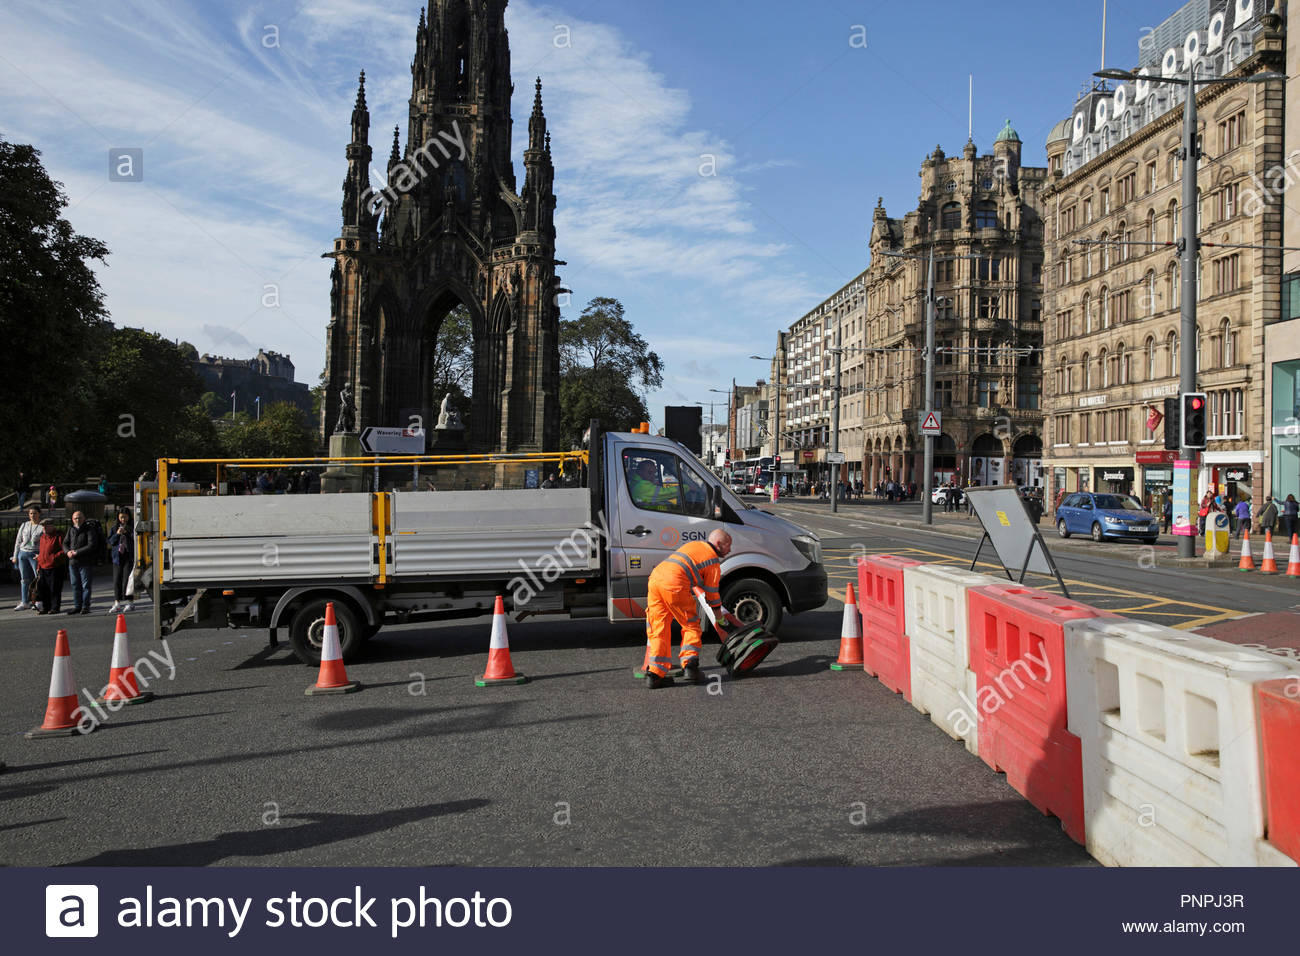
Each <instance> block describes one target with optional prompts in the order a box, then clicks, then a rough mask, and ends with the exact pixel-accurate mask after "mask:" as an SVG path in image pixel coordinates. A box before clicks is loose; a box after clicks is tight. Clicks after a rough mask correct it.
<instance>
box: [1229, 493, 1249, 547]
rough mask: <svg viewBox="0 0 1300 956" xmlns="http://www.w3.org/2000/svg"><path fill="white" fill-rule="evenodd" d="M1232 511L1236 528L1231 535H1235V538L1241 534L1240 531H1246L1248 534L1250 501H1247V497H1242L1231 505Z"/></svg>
mask: <svg viewBox="0 0 1300 956" xmlns="http://www.w3.org/2000/svg"><path fill="white" fill-rule="evenodd" d="M1232 511H1233V515H1234V516H1235V517H1236V519H1237V529H1236V530H1235V531H1234V532H1233V536H1234V537H1237V538H1240V537H1241V535H1242V532H1246V533H1247V534H1249V533H1250V501H1249V499H1246V498H1242V499H1241V500H1240V501H1238V502H1237V504H1236V505H1235V506H1234V507H1233V509H1232Z"/></svg>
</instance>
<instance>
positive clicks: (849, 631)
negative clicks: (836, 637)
mask: <svg viewBox="0 0 1300 956" xmlns="http://www.w3.org/2000/svg"><path fill="white" fill-rule="evenodd" d="M850 668H852V669H853V670H855V671H860V670H862V621H861V619H860V618H859V617H858V599H857V596H856V595H855V594H854V593H853V585H852V584H850V585H849V587H848V590H847V591H846V592H845V594H844V623H843V624H842V625H841V626H840V656H839V659H838V660H837V661H835V663H833V664H832V665H831V670H833V671H844V670H849V669H850Z"/></svg>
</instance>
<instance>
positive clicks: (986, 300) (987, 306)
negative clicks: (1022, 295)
mask: <svg viewBox="0 0 1300 956" xmlns="http://www.w3.org/2000/svg"><path fill="white" fill-rule="evenodd" d="M978 308H979V312H978V316H979V318H981V319H996V318H997V317H998V297H997V296H996V295H982V296H979V299H978Z"/></svg>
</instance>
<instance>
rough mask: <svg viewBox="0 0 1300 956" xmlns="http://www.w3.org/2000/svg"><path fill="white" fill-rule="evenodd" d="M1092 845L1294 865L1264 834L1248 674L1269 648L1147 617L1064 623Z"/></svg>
mask: <svg viewBox="0 0 1300 956" xmlns="http://www.w3.org/2000/svg"><path fill="white" fill-rule="evenodd" d="M1065 674H1066V692H1067V698H1068V705H1067V706H1068V718H1069V729H1070V732H1071V733H1072V734H1075V735H1076V736H1077V737H1078V738H1079V740H1080V742H1081V743H1082V750H1083V810H1084V830H1085V833H1086V836H1087V847H1088V852H1089V853H1091V854H1092V855H1093V856H1094V857H1095V858H1096V859H1098V860H1099V861H1101V862H1102V863H1104V864H1106V865H1108V866H1213V865H1219V866H1259V865H1275V866H1285V865H1295V864H1294V862H1292V861H1291V860H1289V858H1287V857H1285V856H1284V855H1283V854H1281V853H1280V852H1278V851H1277V850H1275V849H1274V848H1273V847H1271V846H1269V845H1268V844H1266V843H1265V842H1264V841H1263V836H1264V804H1263V794H1262V791H1261V786H1260V772H1259V747H1258V740H1257V732H1256V724H1255V698H1254V693H1253V684H1254V683H1255V682H1257V681H1261V680H1267V679H1271V678H1277V677H1286V676H1290V675H1295V674H1300V667H1297V665H1296V664H1294V663H1291V662H1288V661H1286V660H1283V659H1281V658H1278V657H1276V656H1274V655H1272V654H1266V653H1264V652H1262V651H1257V650H1252V649H1250V648H1244V647H1239V646H1237V645H1234V644H1226V643H1224V642H1222V641H1216V640H1213V639H1211V638H1208V637H1202V636H1200V635H1197V634H1191V633H1188V632H1185V631H1176V630H1173V629H1172V628H1168V627H1164V626H1163V625H1159V624H1148V623H1146V622H1142V621H1130V620H1115V619H1105V618H1094V619H1090V620H1083V621H1070V622H1067V623H1066V624H1065Z"/></svg>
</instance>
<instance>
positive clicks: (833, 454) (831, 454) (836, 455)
mask: <svg viewBox="0 0 1300 956" xmlns="http://www.w3.org/2000/svg"><path fill="white" fill-rule="evenodd" d="M826 463H827V464H828V465H842V464H844V452H842V451H828V452H827V453H826Z"/></svg>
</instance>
